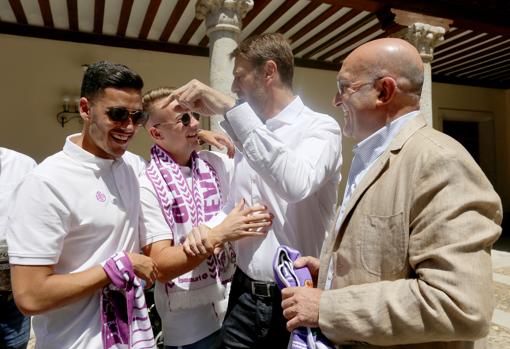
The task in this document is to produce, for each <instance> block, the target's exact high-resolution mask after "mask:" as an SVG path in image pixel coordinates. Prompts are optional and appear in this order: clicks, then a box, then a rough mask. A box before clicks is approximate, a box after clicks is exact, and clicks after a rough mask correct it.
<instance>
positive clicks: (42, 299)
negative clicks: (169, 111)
mask: <svg viewBox="0 0 510 349" xmlns="http://www.w3.org/2000/svg"><path fill="white" fill-rule="evenodd" d="M142 87H143V81H142V79H141V77H140V76H139V75H138V74H136V73H135V72H133V71H132V70H130V69H129V68H127V67H126V66H123V65H120V64H113V63H110V62H105V61H103V62H97V63H94V64H92V65H90V66H89V67H88V69H87V71H86V72H85V75H84V77H83V83H82V92H81V98H80V115H81V117H82V119H83V122H84V123H83V130H82V132H81V133H80V134H74V135H71V136H69V137H67V140H66V143H65V145H64V148H63V151H61V152H59V153H57V154H55V155H53V156H50V157H48V158H47V159H45V160H44V161H43V162H42V163H41V164H40V165H39V166H38V167H37V168H35V170H34V171H32V172H31V173H30V174H29V175H28V176H27V177H26V178H25V179H24V181H23V183H22V184H21V185H20V186H19V187H18V190H17V191H16V193H15V200H14V202H13V210H12V214H11V216H10V218H9V222H8V225H7V241H8V246H9V258H10V263H11V265H12V267H11V271H12V286H13V293H14V299H15V301H16V304H17V305H18V307H19V308H20V310H21V311H22V312H23V313H25V314H30V315H35V316H34V317H33V327H34V331H35V335H36V340H37V341H36V345H37V347H38V348H83V349H89V348H92V349H95V348H97V349H99V348H103V342H102V339H101V319H100V290H101V289H102V288H103V287H105V286H107V285H108V284H109V283H110V279H109V277H108V276H107V273H106V272H105V269H103V266H102V265H103V263H104V262H106V261H109V260H111V258H112V256H113V255H114V254H116V253H117V252H120V251H125V254H126V256H127V257H128V260H129V262H130V263H131V265H132V269H133V270H134V273H135V274H136V275H137V276H138V277H140V278H141V279H143V280H145V282H146V283H147V285H148V286H150V285H151V284H152V283H153V282H154V280H155V279H156V277H157V268H156V265H155V263H154V262H153V261H152V259H151V258H149V257H146V256H144V255H141V254H139V253H138V252H139V250H140V246H139V242H140V238H139V235H140V234H143V233H144V232H143V231H140V227H139V223H140V218H139V216H140V197H139V191H138V174H139V173H140V172H141V171H142V169H143V165H144V164H143V161H142V160H141V159H139V158H138V157H137V156H135V155H133V154H131V153H129V152H126V149H127V146H128V143H129V141H130V140H131V138H132V137H133V136H134V135H135V133H136V132H137V131H138V129H139V127H140V124H142V123H143V122H144V120H145V118H146V114H145V113H144V112H143V111H142V102H141V89H142ZM105 325H106V324H105Z"/></svg>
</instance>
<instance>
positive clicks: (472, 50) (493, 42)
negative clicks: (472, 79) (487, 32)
mask: <svg viewBox="0 0 510 349" xmlns="http://www.w3.org/2000/svg"><path fill="white" fill-rule="evenodd" d="M482 39H484V40H482ZM506 40H508V38H497V39H494V40H491V41H487V38H486V37H485V36H484V37H482V38H480V39H477V40H474V41H476V43H482V42H487V43H486V44H484V45H482V46H476V47H472V46H473V45H474V44H475V42H474V41H472V42H469V43H467V44H463V45H460V46H459V47H456V48H455V49H456V50H455V53H453V54H452V55H451V56H449V57H448V58H443V59H445V60H446V61H443V59H441V60H439V59H440V58H442V57H441V55H439V56H435V59H434V60H433V61H432V69H434V67H437V66H438V65H441V66H442V65H443V63H447V62H452V61H455V60H456V59H458V58H461V59H462V58H463V59H466V58H467V57H469V56H470V55H472V54H475V53H479V52H480V51H481V50H482V49H484V48H486V47H490V46H494V45H498V46H501V43H503V42H504V41H506ZM498 46H496V47H495V48H493V49H497V47H498ZM467 48H468V49H467ZM501 48H503V47H499V49H501ZM463 49H467V50H464V51H462V52H459V51H460V50H463ZM491 50H492V49H491ZM481 53H486V52H485V51H483V52H481ZM449 54H450V53H448V52H446V53H445V54H444V55H445V56H446V55H449ZM452 63H453V62H452Z"/></svg>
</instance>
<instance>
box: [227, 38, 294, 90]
mask: <svg viewBox="0 0 510 349" xmlns="http://www.w3.org/2000/svg"><path fill="white" fill-rule="evenodd" d="M237 57H242V58H244V59H246V60H247V61H248V62H250V63H251V64H252V65H253V67H255V68H256V69H258V68H260V67H262V66H263V65H264V64H265V63H266V62H267V61H269V60H272V61H274V62H275V63H276V66H277V68H278V74H279V75H280V79H281V81H282V83H283V84H284V85H286V86H287V87H289V88H292V79H293V78H294V55H293V54H292V48H291V47H290V44H289V42H288V41H287V39H285V37H284V36H283V35H282V34H280V33H265V34H261V35H255V36H251V37H249V38H247V39H245V40H243V41H242V42H241V43H240V44H239V46H238V47H237V48H236V49H235V50H234V51H232V53H231V54H230V58H237Z"/></svg>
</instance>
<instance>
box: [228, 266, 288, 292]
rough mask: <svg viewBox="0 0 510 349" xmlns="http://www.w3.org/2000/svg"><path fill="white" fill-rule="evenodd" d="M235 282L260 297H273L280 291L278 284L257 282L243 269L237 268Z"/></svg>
mask: <svg viewBox="0 0 510 349" xmlns="http://www.w3.org/2000/svg"><path fill="white" fill-rule="evenodd" d="M234 280H236V281H237V282H238V283H240V284H241V285H242V286H243V287H244V288H245V289H246V290H247V291H248V292H249V293H251V294H252V295H254V296H259V297H268V298H270V297H273V295H274V294H275V292H276V291H277V290H278V287H277V286H276V283H274V282H271V281H257V280H253V279H252V278H250V277H249V276H248V275H246V274H245V273H244V272H243V271H242V270H241V269H239V268H237V270H236V273H235V275H234Z"/></svg>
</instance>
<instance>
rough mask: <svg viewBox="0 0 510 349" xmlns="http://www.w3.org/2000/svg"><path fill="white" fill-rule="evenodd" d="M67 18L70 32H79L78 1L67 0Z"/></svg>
mask: <svg viewBox="0 0 510 349" xmlns="http://www.w3.org/2000/svg"><path fill="white" fill-rule="evenodd" d="M67 16H68V18H69V30H72V31H78V30H80V29H79V26H78V0H67Z"/></svg>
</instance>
